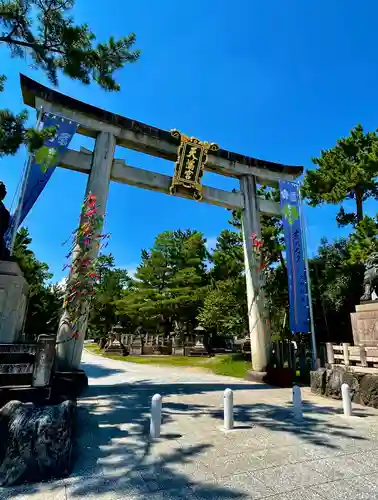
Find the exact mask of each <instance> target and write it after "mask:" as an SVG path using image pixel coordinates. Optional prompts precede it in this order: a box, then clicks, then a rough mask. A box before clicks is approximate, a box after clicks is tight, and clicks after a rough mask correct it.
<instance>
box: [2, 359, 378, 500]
mask: <svg viewBox="0 0 378 500" xmlns="http://www.w3.org/2000/svg"><path fill="white" fill-rule="evenodd" d="M83 361H84V368H85V370H86V372H87V374H88V376H89V377H90V387H89V388H88V391H87V393H86V395H85V397H84V398H82V399H81V401H80V402H79V418H80V431H81V435H80V457H79V458H78V460H77V462H76V466H75V471H74V474H73V475H72V476H71V477H70V478H68V479H66V480H62V481H55V482H52V483H47V484H39V485H32V486H28V487H26V488H17V489H15V488H12V489H11V490H5V489H1V488H0V498H1V500H3V499H8V498H9V499H10V498H12V500H21V499H22V500H26V499H27V500H42V499H46V500H47V499H49V500H68V499H69V500H75V499H79V498H81V499H93V500H94V499H96V500H123V499H124V500H180V499H189V500H202V499H203V500H205V499H209V500H210V499H211V500H216V499H217V500H229V499H235V500H236V499H238V500H247V499H269V500H324V499H327V500H329V499H331V500H339V499H340V500H352V499H353V500H373V499H374V500H376V499H377V498H378V474H377V472H378V418H377V417H378V411H376V410H373V409H367V408H362V407H358V406H356V407H355V408H354V409H355V415H356V416H355V417H352V418H349V419H346V418H344V417H343V416H342V415H341V404H340V402H338V401H332V400H328V399H325V398H320V397H315V396H313V395H311V393H310V392H309V391H307V390H305V391H303V397H304V400H305V405H304V408H305V419H304V422H303V423H302V424H300V425H299V424H298V423H295V422H294V421H293V419H292V412H291V408H290V399H291V391H290V390H288V389H275V388H270V387H268V386H266V385H262V384H252V383H248V382H245V381H241V380H238V379H234V378H229V377H218V376H216V375H212V374H208V373H205V372H199V371H197V370H192V369H185V368H166V367H164V368H163V367H154V366H151V365H136V364H131V363H130V364H129V363H124V362H121V361H113V360H109V359H106V358H101V357H98V356H95V355H92V354H89V353H87V352H86V353H85V354H84V358H83ZM226 387H230V388H231V389H233V391H234V401H235V423H236V429H235V430H234V431H231V432H229V433H225V432H223V431H222V429H221V428H222V423H223V422H222V418H223V413H222V409H221V404H222V399H223V391H224V389H225V388H226ZM157 392H159V393H160V394H162V395H163V407H164V415H163V427H162V438H161V439H160V440H158V441H156V442H150V440H149V439H148V426H149V405H150V400H151V397H152V395H153V394H155V393H157Z"/></svg>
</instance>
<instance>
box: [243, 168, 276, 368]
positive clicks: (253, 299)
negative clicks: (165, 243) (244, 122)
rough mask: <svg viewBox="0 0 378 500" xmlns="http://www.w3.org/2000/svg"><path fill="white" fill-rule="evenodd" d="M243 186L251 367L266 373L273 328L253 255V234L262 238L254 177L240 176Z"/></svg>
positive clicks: (257, 266) (256, 260)
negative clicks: (266, 310)
mask: <svg viewBox="0 0 378 500" xmlns="http://www.w3.org/2000/svg"><path fill="white" fill-rule="evenodd" d="M240 189H241V192H242V193H243V196H244V210H243V218H242V226H243V246H244V262H245V279H246V285H247V306H248V323H249V334H250V337H251V354H252V368H253V371H254V372H265V371H266V368H267V365H268V362H269V350H270V328H269V325H268V322H267V318H266V314H265V308H264V297H263V291H262V289H261V278H260V271H259V264H260V262H259V259H258V258H257V257H256V255H255V254H254V252H253V246H252V233H255V234H256V236H257V238H259V239H260V238H261V226H260V213H259V209H258V203H257V201H258V200H257V196H256V178H255V176H254V175H244V176H242V177H240Z"/></svg>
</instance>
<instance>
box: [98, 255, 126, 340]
mask: <svg viewBox="0 0 378 500" xmlns="http://www.w3.org/2000/svg"><path fill="white" fill-rule="evenodd" d="M95 272H96V274H97V280H96V283H95V284H94V295H93V298H92V304H91V311H90V317H89V323H88V328H89V332H90V333H89V334H90V336H91V337H94V338H97V337H99V336H106V335H107V334H108V333H109V332H110V331H111V329H112V327H113V326H114V325H115V324H116V323H117V321H118V317H117V310H116V305H115V301H117V300H119V299H120V298H121V296H122V292H123V290H124V289H127V287H129V286H130V284H131V278H130V276H129V275H128V273H127V271H126V270H125V269H119V268H117V267H115V262H114V257H113V255H101V256H100V257H99V258H98V259H97V262H96V269H95Z"/></svg>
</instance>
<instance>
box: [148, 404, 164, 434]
mask: <svg viewBox="0 0 378 500" xmlns="http://www.w3.org/2000/svg"><path fill="white" fill-rule="evenodd" d="M160 427H161V396H160V394H155V395H154V396H153V397H152V401H151V422H150V436H151V437H152V438H158V437H160Z"/></svg>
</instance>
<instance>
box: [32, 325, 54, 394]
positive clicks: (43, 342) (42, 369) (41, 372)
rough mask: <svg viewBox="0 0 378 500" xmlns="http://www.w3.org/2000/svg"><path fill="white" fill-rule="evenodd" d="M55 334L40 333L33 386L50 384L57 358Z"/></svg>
mask: <svg viewBox="0 0 378 500" xmlns="http://www.w3.org/2000/svg"><path fill="white" fill-rule="evenodd" d="M55 340H56V338H55V335H39V337H38V347H37V352H36V355H35V360H34V367H33V381H32V386H33V387H47V386H48V385H50V379H51V372H52V369H53V365H54V359H55Z"/></svg>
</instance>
